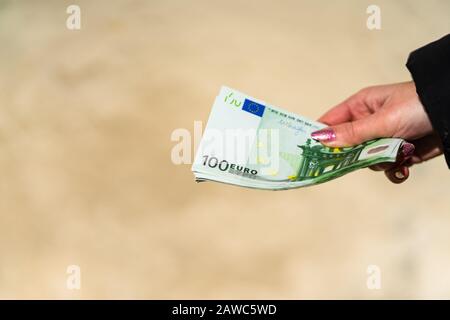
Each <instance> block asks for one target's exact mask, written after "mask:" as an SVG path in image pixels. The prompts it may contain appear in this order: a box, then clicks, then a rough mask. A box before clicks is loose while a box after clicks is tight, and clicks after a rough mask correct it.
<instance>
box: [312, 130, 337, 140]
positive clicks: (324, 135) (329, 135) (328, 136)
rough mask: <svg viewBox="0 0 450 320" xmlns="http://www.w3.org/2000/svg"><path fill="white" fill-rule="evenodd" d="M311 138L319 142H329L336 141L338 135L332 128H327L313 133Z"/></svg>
mask: <svg viewBox="0 0 450 320" xmlns="http://www.w3.org/2000/svg"><path fill="white" fill-rule="evenodd" d="M311 138H313V139H314V140H316V141H319V142H329V141H333V140H335V139H336V133H334V130H333V129H331V128H325V129H322V130H319V131H315V132H313V133H311Z"/></svg>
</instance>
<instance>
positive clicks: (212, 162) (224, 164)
mask: <svg viewBox="0 0 450 320" xmlns="http://www.w3.org/2000/svg"><path fill="white" fill-rule="evenodd" d="M203 159H204V161H203V165H204V166H208V167H210V168H216V167H218V168H219V170H220V171H227V170H228V167H229V166H230V164H229V163H228V161H227V160H222V161H220V162H219V159H217V158H216V157H210V156H203Z"/></svg>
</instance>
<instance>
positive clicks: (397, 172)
mask: <svg viewBox="0 0 450 320" xmlns="http://www.w3.org/2000/svg"><path fill="white" fill-rule="evenodd" d="M384 174H385V175H386V177H387V178H388V179H389V180H390V181H391V182H393V183H396V184H399V183H402V182H405V181H406V179H408V177H409V169H408V167H407V166H398V167H394V168H392V169H390V170H386V171H385V172H384Z"/></svg>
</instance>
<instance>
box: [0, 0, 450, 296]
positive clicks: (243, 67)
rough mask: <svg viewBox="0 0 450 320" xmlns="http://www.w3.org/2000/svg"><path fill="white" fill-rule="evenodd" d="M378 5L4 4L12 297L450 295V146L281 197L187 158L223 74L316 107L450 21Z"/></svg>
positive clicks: (443, 12) (2, 253)
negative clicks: (371, 10)
mask: <svg viewBox="0 0 450 320" xmlns="http://www.w3.org/2000/svg"><path fill="white" fill-rule="evenodd" d="M72 3H76V4H78V5H80V6H81V10H82V29H81V30H80V31H69V30H67V29H66V27H65V20H66V18H67V14H66V7H67V6H68V5H69V4H72ZM371 3H372V2H368V1H356V0H355V1H339V2H338V1H312V0H311V1H260V0H259V1H211V0H209V1H195V0H192V1H181V0H180V1H173V0H169V1H162V0H161V1H155V0H152V1H125V0H123V1H99V0H96V1H81V0H77V1H56V0H55V1H43V0H41V1H31V0H30V1H18V0H17V1H7V0H0V174H1V178H0V298H288V299H290V298H450V250H449V245H450V232H449V230H450V200H449V187H450V173H449V171H448V170H447V169H446V166H445V164H444V160H443V159H438V160H435V161H432V162H429V163H426V164H424V165H422V166H420V167H417V168H414V170H413V172H412V177H411V179H410V180H409V181H408V182H407V183H405V184H404V185H401V186H399V185H392V184H390V183H388V182H387V180H386V179H385V178H384V176H383V175H382V174H377V173H374V172H371V171H369V170H362V171H360V172H356V173H353V174H351V175H348V176H346V177H343V178H341V179H339V180H335V181H333V182H330V183H327V184H324V185H320V186H316V187H312V188H308V189H300V190H294V191H285V192H277V193H273V192H262V191H253V190H245V189H240V188H234V187H228V186H224V185H219V184H202V185H197V184H195V183H194V181H193V176H192V174H191V172H190V167H189V166H187V165H185V166H175V165H173V164H172V163H171V160H170V150H171V148H172V147H173V146H174V144H175V143H174V142H171V141H170V134H171V132H172V131H173V130H174V129H175V128H187V129H189V130H192V127H193V121H194V120H206V119H207V116H208V113H209V110H210V107H211V104H212V102H213V99H214V97H215V95H216V93H217V92H218V90H219V87H220V86H221V85H222V84H226V85H229V86H231V87H235V88H237V89H239V90H241V91H243V92H246V93H248V94H250V95H253V96H255V97H258V98H261V99H264V100H266V101H268V102H271V103H273V104H275V105H279V106H281V107H283V108H285V109H288V110H291V111H293V112H296V113H299V114H302V115H305V116H307V117H311V118H316V117H318V116H319V115H320V114H321V113H322V112H324V111H325V110H326V109H327V108H329V107H330V106H332V105H333V104H335V103H337V102H339V101H340V100H342V99H343V98H345V97H346V96H347V95H349V94H351V93H353V92H354V91H356V90H358V89H359V88H361V87H363V86H367V85H372V84H378V83H388V82H396V81H404V80H407V79H409V74H408V72H407V70H406V69H405V67H404V63H405V60H406V58H407V56H408V53H409V52H410V51H411V50H413V49H414V48H417V47H418V46H420V45H422V44H425V43H427V42H429V41H431V40H434V39H436V38H438V37H440V36H442V35H444V34H446V33H448V32H449V30H450V22H449V21H450V19H449V12H450V3H449V1H445V0H441V1H376V4H378V5H379V6H380V7H381V9H382V30H380V31H369V30H368V29H367V28H366V18H367V14H366V12H365V11H366V8H367V6H368V5H369V4H371ZM72 264H75V265H79V266H80V267H81V272H82V287H81V290H79V291H76V290H75V291H71V290H68V289H67V288H66V278H67V274H66V268H67V266H68V265H72ZM371 264H375V265H378V266H379V267H380V268H381V272H382V289H381V290H368V289H367V287H366V279H367V274H366V268H367V266H368V265H371Z"/></svg>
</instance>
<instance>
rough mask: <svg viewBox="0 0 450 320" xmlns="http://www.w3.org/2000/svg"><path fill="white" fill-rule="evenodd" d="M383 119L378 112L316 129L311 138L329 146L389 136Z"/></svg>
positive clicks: (350, 144)
mask: <svg viewBox="0 0 450 320" xmlns="http://www.w3.org/2000/svg"><path fill="white" fill-rule="evenodd" d="M381 120H382V119H380V117H379V116H378V115H377V114H372V115H370V116H368V117H365V118H362V119H359V120H356V121H350V122H344V123H341V124H338V125H334V126H331V127H327V128H324V129H321V130H318V131H315V132H313V133H312V134H311V138H313V139H314V140H316V141H319V142H321V143H322V144H324V145H326V146H328V147H348V146H354V145H357V144H360V143H363V142H365V141H368V140H372V139H375V138H382V137H389V136H390V135H391V134H390V132H386V131H385V126H383V125H382V124H381Z"/></svg>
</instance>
